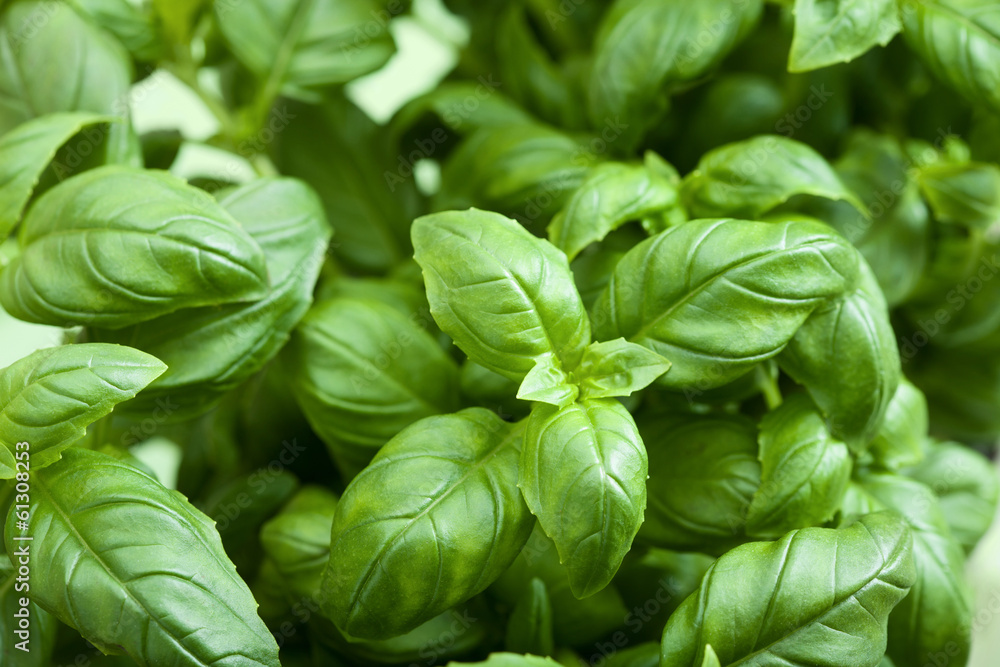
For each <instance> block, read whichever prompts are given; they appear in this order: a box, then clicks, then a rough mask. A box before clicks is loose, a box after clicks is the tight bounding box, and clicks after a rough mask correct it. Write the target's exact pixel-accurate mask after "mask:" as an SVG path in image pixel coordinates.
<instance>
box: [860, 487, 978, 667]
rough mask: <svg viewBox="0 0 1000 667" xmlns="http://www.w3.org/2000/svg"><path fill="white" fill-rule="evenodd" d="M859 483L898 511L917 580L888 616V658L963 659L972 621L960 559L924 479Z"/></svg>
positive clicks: (901, 660) (904, 662)
mask: <svg viewBox="0 0 1000 667" xmlns="http://www.w3.org/2000/svg"><path fill="white" fill-rule="evenodd" d="M862 485H863V488H864V491H865V493H867V494H869V495H871V496H872V497H873V498H874V499H875V501H876V502H877V503H879V504H880V505H882V506H883V507H886V508H888V509H892V510H896V511H897V512H899V513H900V514H902V515H903V516H904V517H905V518H906V520H907V522H908V523H909V524H910V528H911V531H912V533H913V563H914V565H915V566H916V570H917V579H916V581H915V582H914V584H913V588H912V590H911V591H910V594H909V595H908V596H906V598H905V599H903V601H902V602H900V603H899V605H898V606H897V607H896V609H894V610H893V612H892V614H891V615H890V616H889V646H888V654H889V656H890V657H891V658H892V660H893V662H896V663H899V664H901V665H910V664H914V663H917V664H919V662H920V661H921V660H926V659H927V656H928V655H937V654H938V653H939V652H942V651H945V650H947V651H948V653H947V655H949V656H952V657H953V658H954V659H955V664H959V665H962V664H965V663H966V661H967V660H968V657H969V643H970V641H971V637H970V632H971V631H970V629H969V628H970V627H971V625H972V610H971V605H972V603H971V591H970V590H969V588H968V586H967V584H966V583H965V563H964V560H965V558H964V553H963V552H962V548H961V547H960V546H959V545H958V543H956V542H955V541H954V540H953V539H952V538H951V535H950V534H949V532H948V526H947V524H946V523H945V520H944V517H943V516H942V515H941V510H940V508H939V507H938V504H937V500H936V499H935V498H934V494H933V493H932V492H931V490H930V489H928V488H927V487H926V486H924V485H923V484H920V483H919V482H915V481H913V480H909V479H906V478H905V477H899V476H896V475H871V476H868V477H866V478H864V479H863V480H862Z"/></svg>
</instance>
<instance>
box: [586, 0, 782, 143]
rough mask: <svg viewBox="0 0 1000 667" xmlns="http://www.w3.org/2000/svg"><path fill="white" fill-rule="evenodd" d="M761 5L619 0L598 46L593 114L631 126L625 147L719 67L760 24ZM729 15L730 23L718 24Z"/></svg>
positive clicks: (600, 120) (600, 121)
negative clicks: (671, 99)
mask: <svg viewBox="0 0 1000 667" xmlns="http://www.w3.org/2000/svg"><path fill="white" fill-rule="evenodd" d="M763 5H764V3H763V2H761V1H760V0H749V1H746V0H703V1H702V2H686V1H685V0H616V2H614V3H613V4H612V5H611V7H610V8H609V9H608V10H607V12H606V13H605V14H604V18H603V20H602V21H601V26H600V29H599V31H598V34H597V38H596V40H595V47H594V51H595V53H594V64H593V69H592V74H591V80H590V88H589V92H590V98H589V111H590V120H591V123H592V124H593V125H594V126H595V127H601V126H602V125H605V124H607V123H609V122H614V123H624V124H625V125H626V127H625V129H624V134H623V136H622V141H623V142H624V144H625V145H626V147H632V146H634V145H635V144H637V143H638V141H639V140H640V139H641V138H642V137H643V135H644V134H645V133H646V132H647V130H649V129H650V128H651V127H653V126H655V124H656V123H657V122H658V121H659V120H660V119H661V118H662V117H663V115H664V114H665V112H666V110H667V96H668V95H669V94H671V93H673V92H675V91H678V90H681V89H683V88H684V87H685V86H687V85H689V84H690V83H691V82H693V81H696V80H697V79H699V78H701V77H702V76H704V75H705V74H707V73H708V72H709V71H710V70H712V69H714V68H715V67H716V66H717V65H718V64H719V63H720V62H721V61H722V59H723V58H724V57H725V56H726V55H727V54H728V53H729V52H730V51H731V50H732V49H733V47H734V46H736V44H737V43H739V42H740V41H741V40H742V39H743V37H744V36H745V35H746V34H747V33H749V32H750V30H751V29H752V28H753V27H754V26H755V25H756V23H757V22H758V20H759V19H760V16H761V12H762V10H763ZM720 16H725V17H726V18H725V20H720V18H719V17H720Z"/></svg>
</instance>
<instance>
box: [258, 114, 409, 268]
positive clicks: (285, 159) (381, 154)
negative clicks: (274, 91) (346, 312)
mask: <svg viewBox="0 0 1000 667" xmlns="http://www.w3.org/2000/svg"><path fill="white" fill-rule="evenodd" d="M278 108H279V109H280V114H281V115H280V118H281V123H282V126H283V129H282V130H281V132H280V133H279V134H277V135H276V138H275V142H274V153H275V163H276V165H277V167H278V169H279V171H280V172H281V173H282V174H285V175H288V176H294V177H295V178H300V179H302V180H303V181H305V182H306V183H308V184H309V185H311V186H312V187H313V189H314V190H315V191H316V193H317V194H318V195H319V197H320V199H321V200H322V201H323V206H324V207H325V208H326V218H327V220H329V221H330V224H331V225H332V226H333V228H334V238H335V239H336V240H335V242H334V244H333V245H332V250H333V251H334V254H335V257H336V259H337V261H338V262H340V263H341V264H343V266H344V267H345V268H347V269H351V270H354V271H357V272H360V273H365V274H371V273H386V272H388V271H389V269H391V268H392V267H393V266H394V265H396V264H398V263H399V262H401V261H403V260H404V259H406V258H408V257H410V256H411V255H412V254H413V250H412V248H411V247H410V223H411V222H412V221H413V219H414V218H415V217H417V216H418V215H420V213H421V212H422V211H421V210H420V209H421V201H420V195H419V194H418V193H417V190H416V186H415V185H414V182H413V178H412V176H413V172H412V169H413V165H414V163H413V162H412V158H410V157H405V156H402V155H400V154H399V153H398V151H399V147H398V146H395V145H392V144H390V143H389V141H388V140H387V139H388V138H387V136H386V133H385V132H384V131H382V129H381V128H380V127H379V126H378V125H376V124H375V123H374V122H373V121H372V119H371V118H369V117H368V116H367V115H366V114H365V112H364V111H362V110H361V109H359V108H358V107H356V106H355V105H354V104H353V103H351V102H350V101H349V100H348V99H347V98H346V97H344V96H343V95H330V96H328V97H326V98H325V99H324V100H323V102H322V103H321V104H318V105H313V104H301V103H296V102H289V103H287V105H286V104H285V103H284V102H283V103H282V104H281V105H279V107H278ZM278 117H279V116H278V115H277V114H276V115H275V118H278ZM411 155H412V154H411Z"/></svg>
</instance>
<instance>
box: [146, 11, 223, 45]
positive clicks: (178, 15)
mask: <svg viewBox="0 0 1000 667" xmlns="http://www.w3.org/2000/svg"><path fill="white" fill-rule="evenodd" d="M205 4H206V0H153V11H154V12H155V14H156V17H157V18H158V19H159V21H160V23H161V24H162V25H163V32H165V33H166V35H167V37H169V38H170V40H171V41H172V42H174V43H175V44H187V43H188V42H189V41H190V40H191V31H192V30H193V29H194V27H195V23H196V21H197V19H198V18H199V15H200V14H201V12H202V9H203V8H204V6H205ZM240 4H242V3H240Z"/></svg>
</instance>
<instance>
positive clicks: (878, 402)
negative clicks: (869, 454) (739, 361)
mask: <svg viewBox="0 0 1000 667" xmlns="http://www.w3.org/2000/svg"><path fill="white" fill-rule="evenodd" d="M859 267H860V269H861V280H860V283H859V285H858V287H857V289H855V290H853V291H850V292H848V293H847V294H846V295H844V296H843V297H842V298H840V299H837V300H835V301H831V302H830V303H828V304H825V305H824V306H821V307H820V308H819V309H817V310H816V312H815V313H813V315H812V316H811V317H810V318H809V319H808V320H806V321H805V323H803V325H802V328H800V329H799V330H798V332H796V334H795V335H794V336H793V337H792V339H791V341H789V343H788V347H786V348H785V350H784V352H782V354H781V355H779V356H778V364H779V365H780V366H781V368H782V370H784V371H785V372H786V373H788V374H789V375H790V376H792V378H794V379H795V380H796V381H797V382H799V383H800V384H803V385H805V387H806V389H808V390H809V394H810V395H811V396H812V398H813V400H814V401H815V402H816V405H818V406H819V408H820V410H822V412H823V414H824V416H826V418H827V419H828V420H829V424H830V432H831V433H832V434H833V435H834V437H836V438H839V439H841V440H843V441H845V442H846V443H847V444H848V445H849V446H850V447H851V448H852V449H853V450H854V451H857V452H860V451H862V450H863V449H864V448H865V447H866V446H867V444H868V442H870V441H871V439H872V438H873V437H875V434H876V433H878V430H879V428H880V426H881V425H882V421H883V419H884V417H885V414H886V411H887V410H888V407H889V403H890V401H891V400H892V397H893V395H894V394H895V393H896V387H897V385H898V384H899V381H900V377H901V374H900V359H899V349H898V348H897V346H896V336H895V333H894V332H893V329H892V325H891V324H890V323H889V313H888V309H887V308H886V304H885V299H884V298H883V297H882V292H881V290H880V289H879V286H878V283H877V282H876V280H875V277H874V276H873V275H872V273H871V270H870V269H869V268H868V266H867V264H865V263H864V261H863V260H861V261H860V262H859ZM858 387H864V388H865V389H864V391H858Z"/></svg>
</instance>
